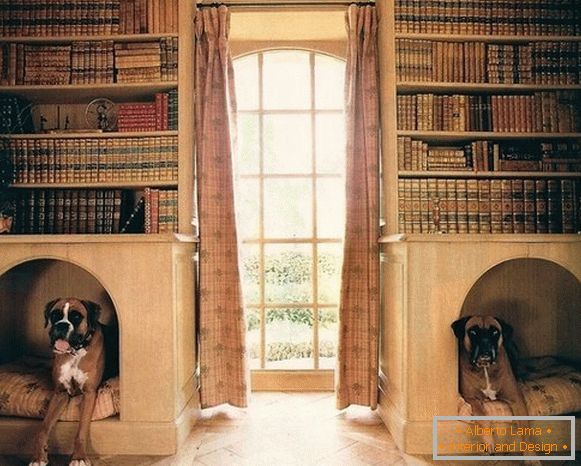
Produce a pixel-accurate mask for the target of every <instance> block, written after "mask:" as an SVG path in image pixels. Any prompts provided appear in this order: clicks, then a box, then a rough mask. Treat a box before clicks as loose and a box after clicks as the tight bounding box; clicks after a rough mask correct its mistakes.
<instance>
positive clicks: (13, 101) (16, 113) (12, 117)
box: [0, 95, 33, 134]
mask: <svg viewBox="0 0 581 466" xmlns="http://www.w3.org/2000/svg"><path fill="white" fill-rule="evenodd" d="M32 130H33V128H32V119H31V118H30V102H28V101H27V100H25V99H22V98H20V97H16V96H9V95H0V134H15V133H26V132H32Z"/></svg>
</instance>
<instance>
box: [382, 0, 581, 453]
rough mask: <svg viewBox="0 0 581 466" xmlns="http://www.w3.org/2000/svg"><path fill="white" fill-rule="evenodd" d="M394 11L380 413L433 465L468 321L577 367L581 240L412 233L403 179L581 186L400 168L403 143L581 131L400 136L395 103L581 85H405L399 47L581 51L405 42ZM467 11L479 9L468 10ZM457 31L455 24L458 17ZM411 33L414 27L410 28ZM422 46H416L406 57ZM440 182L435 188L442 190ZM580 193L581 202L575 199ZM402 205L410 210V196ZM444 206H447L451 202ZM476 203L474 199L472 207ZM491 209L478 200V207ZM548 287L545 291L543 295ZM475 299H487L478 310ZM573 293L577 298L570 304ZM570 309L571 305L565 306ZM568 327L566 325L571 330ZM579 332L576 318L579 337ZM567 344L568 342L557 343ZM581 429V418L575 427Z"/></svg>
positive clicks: (404, 446)
mask: <svg viewBox="0 0 581 466" xmlns="http://www.w3.org/2000/svg"><path fill="white" fill-rule="evenodd" d="M395 2H396V0H388V1H385V2H378V4H377V5H378V9H379V17H380V18H381V21H380V22H379V30H378V34H379V42H380V44H381V47H380V56H379V60H380V87H381V93H380V97H381V131H382V186H383V188H384V189H383V195H382V206H383V219H384V228H383V236H382V238H380V240H379V243H380V251H381V269H382V282H381V289H382V304H381V315H380V322H381V337H380V342H381V343H380V370H379V372H380V374H379V378H380V382H379V387H380V400H379V409H378V411H379V413H380V415H381V417H382V419H383V420H384V422H385V423H386V425H387V426H388V428H389V430H390V433H391V434H392V436H393V438H394V440H395V442H396V444H397V445H398V447H399V448H400V450H402V451H404V452H405V453H408V454H412V455H414V454H419V455H431V454H432V453H433V451H432V447H433V443H432V442H433V435H432V434H433V431H432V426H433V417H434V416H454V415H457V414H458V406H457V403H458V367H457V364H456V360H457V341H456V340H455V338H454V336H453V334H452V331H451V329H450V325H451V323H452V322H453V321H454V320H456V319H458V318H459V317H460V316H464V315H469V314H493V315H498V316H499V317H501V318H503V319H505V320H507V321H509V322H511V324H513V326H514V327H515V329H517V330H515V332H516V331H519V332H520V333H519V336H520V340H519V342H521V341H523V342H526V344H525V347H526V351H527V354H526V356H540V355H546V354H555V355H557V356H560V355H561V356H562V357H569V358H572V359H579V358H580V356H581V347H580V346H579V345H578V344H577V343H576V342H577V341H578V338H577V337H576V336H574V334H573V332H569V331H568V330H567V328H568V327H570V326H571V324H570V317H569V316H570V314H568V313H569V312H573V313H574V312H576V311H573V309H578V307H579V305H580V303H579V293H580V292H579V286H581V285H579V283H580V282H581V267H580V265H581V235H580V234H536V233H527V234H525V233H495V234H491V233H445V232H443V231H442V230H440V231H438V232H433V233H428V232H426V233H408V232H405V233H404V232H402V231H400V224H399V223H398V221H399V220H400V218H399V217H398V214H399V208H400V206H401V204H400V202H399V201H400V199H399V197H398V187H399V182H400V181H401V180H405V183H406V184H407V183H413V182H416V181H417V180H419V181H420V182H421V183H426V180H429V179H436V180H435V182H436V184H437V183H439V182H441V181H444V180H445V181H446V182H448V181H450V184H448V183H445V184H446V187H445V189H446V193H447V192H448V189H449V188H448V186H449V185H451V186H452V189H454V187H455V186H458V185H457V184H455V183H457V182H458V181H461V182H462V183H463V182H464V180H465V181H466V182H468V181H469V180H470V179H475V180H477V181H478V183H480V182H482V181H485V180H486V179H491V180H492V181H494V180H497V181H498V180H500V179H507V180H509V181H510V183H513V182H515V181H516V182H517V183H518V182H519V181H520V179H523V180H524V179H529V180H530V179H534V180H541V181H547V182H548V181H549V180H551V179H553V180H555V179H556V180H572V181H574V182H577V184H578V183H579V179H581V173H579V172H537V171H527V172H524V171H520V172H517V171H515V172H507V171H497V172H493V171H472V170H464V171H452V170H449V171H425V170H421V171H411V170H400V169H399V168H398V137H402V136H405V137H409V138H412V139H414V140H419V141H421V142H424V143H430V145H432V143H434V145H440V146H447V147H448V146H453V147H454V148H457V147H458V146H464V145H466V144H468V143H472V142H474V141H477V140H487V141H492V142H494V143H496V142H497V141H498V142H503V141H506V143H507V144H509V143H512V142H515V143H517V142H520V141H522V142H525V141H531V142H533V143H540V142H553V141H559V142H566V143H571V142H575V141H577V140H579V141H581V132H568V133H556V132H550V133H549V132H545V133H539V132H535V133H516V132H515V133H513V132H493V131H486V132H485V131H465V132H464V131H463V132H459V131H403V130H398V126H397V104H398V100H397V97H398V95H410V94H435V95H438V94H440V95H442V94H466V95H491V94H503V95H506V94H525V93H531V94H532V93H535V92H545V91H573V92H581V83H576V84H491V83H472V82H428V81H403V80H402V79H400V78H399V77H398V76H397V71H396V70H397V69H398V66H397V63H396V58H397V53H396V40H400V39H405V40H409V41H441V42H455V43H471V42H481V43H485V44H504V45H511V44H513V45H519V44H521V45H525V44H529V43H535V42H537V43H541V42H542V43H547V42H559V43H564V42H565V43H569V44H570V43H577V45H578V46H579V45H581V36H570V35H552V36H551V35H534V36H532V35H529V36H527V35H522V36H521V35H498V34H495V35H493V34H486V35H484V34H474V35H472V34H458V33H449V34H448V33H401V32H396V31H397V30H398V29H397V28H396V24H395ZM484 3H486V2H483V4H484ZM410 5H413V8H414V12H413V13H410V12H409V9H408V10H406V13H401V12H400V13H401V14H402V15H404V14H407V15H408V16H407V18H408V21H411V19H410V15H411V14H416V15H417V14H418V13H417V12H416V9H417V6H418V3H417V2H408V3H407V7H408V8H410ZM439 5H442V4H439ZM461 7H464V6H463V5H462V6H461ZM434 8H436V6H434ZM446 8H447V7H446ZM466 8H470V5H468V6H466ZM531 8H532V7H531ZM419 9H420V11H421V13H419V14H420V15H425V14H428V15H429V12H428V13H425V10H424V5H423V4H421V2H420V3H419ZM427 9H428V7H427V6H426V10H427ZM402 11H403V8H402ZM440 17H441V15H440ZM490 20H491V21H494V20H496V18H495V17H492V16H491V17H490ZM450 23H453V21H452V19H451V20H450V21H449V24H450ZM442 24H443V23H442ZM424 26H425V25H424ZM408 27H409V28H411V26H410V25H409V24H408ZM420 27H423V26H422V25H420ZM426 29H427V28H426ZM416 30H417V29H416ZM412 45H413V44H409V43H408V44H407V45H406V47H410V46H412ZM422 45H425V44H422ZM408 50H409V49H408ZM424 50H430V48H429V47H426V48H425V49H423V51H422V52H421V53H424ZM432 50H433V49H432ZM449 50H450V49H449ZM452 50H453V49H452ZM426 53H427V52H426ZM419 55H420V54H418V55H417V56H419ZM407 57H409V55H407ZM418 60H419V58H418ZM410 64H411V66H414V65H416V64H417V63H415V62H413V58H412V59H410V63H406V64H405V65H406V66H410ZM409 69H411V68H408V70H409ZM422 71H424V69H422ZM448 73H449V68H448ZM418 75H419V73H418ZM412 76H413V75H412ZM431 181H432V186H433V183H434V180H431ZM466 184H467V183H466ZM420 186H424V185H420ZM422 189H423V187H422ZM421 192H422V193H423V192H425V191H421ZM579 194H580V193H579V192H578V193H577V195H579ZM404 199H405V200H406V201H407V198H404ZM444 199H446V201H447V200H448V198H447V197H446V198H444ZM452 199H454V198H452ZM472 200H473V201H474V197H472ZM481 200H482V199H481V198H479V199H478V202H481ZM421 201H422V199H421V198H420V202H421ZM412 202H413V201H412ZM579 202H581V201H579ZM422 212H424V211H423V210H422ZM414 231H415V230H414ZM422 231H423V230H422ZM486 280H487V281H486ZM568 280H570V282H569V281H568ZM482 283H486V286H485V285H481V284H482ZM547 283H550V284H551V285H550V286H551V287H552V289H554V295H552V292H547V291H546V290H547V288H546V284H547ZM564 283H571V284H572V285H571V288H568V287H567V286H565V285H563V284H564ZM481 286H482V287H481ZM575 286H576V287H577V288H575ZM561 287H562V288H561ZM539 289H543V290H545V291H544V292H543V293H544V294H543V293H541V292H539V291H538V290H539ZM473 293H474V294H475V295H476V294H477V295H478V298H475V299H474V300H472V301H470V300H469V299H470V297H471V296H472V294H473ZM478 293H480V294H478ZM565 295H566V296H567V298H565V299H563V296H565ZM565 302H567V304H566V305H565V307H564V306H563V304H564V303H565ZM570 303H571V305H569V304H570ZM562 322H564V323H565V324H564V325H562V324H561V323H562ZM578 322H579V321H577V320H576V325H577V328H578ZM549 329H550V330H549ZM551 332H552V333H551ZM557 334H558V335H559V337H556V336H555V335H557ZM428 354H438V355H439V356H438V358H437V360H432V359H433V358H432V359H430V358H429V357H427V356H426V355H428ZM427 380H429V381H431V380H436V381H438V387H434V386H433V385H430V384H429V383H426V381H427ZM576 425H577V427H579V426H581V419H579V418H577V420H576ZM472 441H473V439H466V442H467V443H470V442H472ZM579 441H580V436H579V435H577V442H579Z"/></svg>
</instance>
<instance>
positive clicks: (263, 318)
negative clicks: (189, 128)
mask: <svg viewBox="0 0 581 466" xmlns="http://www.w3.org/2000/svg"><path fill="white" fill-rule="evenodd" d="M263 58H264V56H263V54H262V53H259V54H258V146H259V147H258V160H259V168H258V170H259V188H258V190H259V196H260V199H259V210H260V213H259V226H258V235H259V239H260V242H259V246H258V248H259V257H260V261H259V277H260V286H259V290H260V310H259V312H260V368H261V369H264V368H266V307H265V301H266V290H265V288H266V283H265V281H264V275H265V274H264V270H265V264H264V262H265V258H264V242H263V241H262V240H263V239H264V176H263V175H264V104H263V96H264V92H263V90H264V74H263Z"/></svg>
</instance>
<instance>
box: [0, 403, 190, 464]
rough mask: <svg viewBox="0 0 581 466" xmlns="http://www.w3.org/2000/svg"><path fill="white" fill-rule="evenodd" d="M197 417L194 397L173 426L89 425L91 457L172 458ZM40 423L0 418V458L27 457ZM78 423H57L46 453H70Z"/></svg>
mask: <svg viewBox="0 0 581 466" xmlns="http://www.w3.org/2000/svg"><path fill="white" fill-rule="evenodd" d="M198 417H199V403H198V401H197V397H196V396H194V397H192V399H191V400H190V401H189V403H188V404H187V406H186V408H185V409H184V410H183V411H182V413H181V415H180V416H179V418H178V419H177V420H176V421H175V422H127V421H121V420H120V419H119V418H118V417H115V418H107V419H103V420H101V421H93V422H92V423H91V431H90V437H89V454H90V455H174V454H175V453H176V452H177V450H178V447H179V445H180V444H181V443H182V442H183V441H184V440H185V439H186V438H187V436H188V434H189V432H190V431H191V429H192V427H193V426H194V424H195V422H196V421H197V419H198ZM40 422H41V421H40V420H39V419H24V418H16V417H0V454H4V455H29V454H31V453H32V439H33V437H34V433H35V432H36V431H37V430H38V426H39V424H40ZM77 425H78V423H77V422H59V423H57V425H56V426H55V428H54V430H53V432H52V434H51V436H50V440H49V452H50V453H54V454H63V455H67V454H70V453H71V452H72V449H73V444H74V440H75V436H76V433H77Z"/></svg>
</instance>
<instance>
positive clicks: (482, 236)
mask: <svg viewBox="0 0 581 466" xmlns="http://www.w3.org/2000/svg"><path fill="white" fill-rule="evenodd" d="M580 241H581V234H568V233H552V234H548V233H510V234H509V233H495V234H492V233H472V234H470V233H442V234H430V233H398V234H394V235H385V236H382V237H381V238H379V243H382V244H386V243H402V242H419V243H429V242H438V243H446V242H450V243H458V242H469V243H577V242H580Z"/></svg>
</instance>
